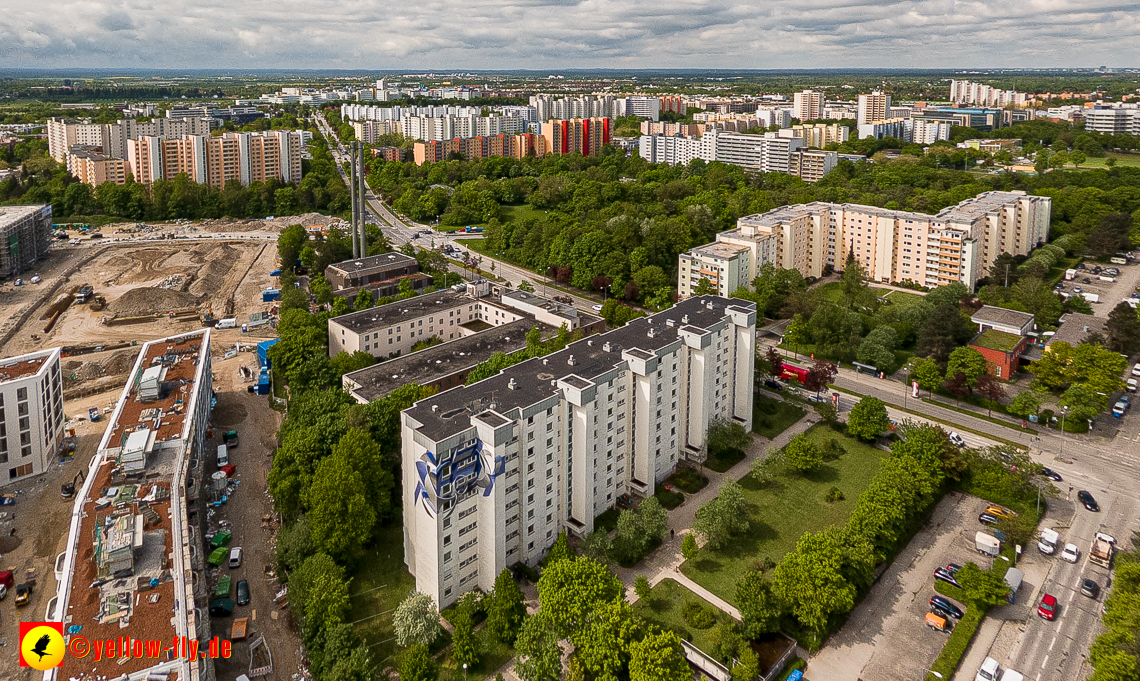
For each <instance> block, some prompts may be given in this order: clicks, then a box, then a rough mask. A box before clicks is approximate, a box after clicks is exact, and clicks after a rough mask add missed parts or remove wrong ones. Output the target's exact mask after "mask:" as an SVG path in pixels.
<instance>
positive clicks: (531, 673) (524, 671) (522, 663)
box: [515, 561, 576, 681]
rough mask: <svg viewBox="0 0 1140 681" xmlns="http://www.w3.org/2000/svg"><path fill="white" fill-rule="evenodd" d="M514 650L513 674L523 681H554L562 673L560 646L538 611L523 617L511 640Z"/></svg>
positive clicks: (552, 628)
mask: <svg viewBox="0 0 1140 681" xmlns="http://www.w3.org/2000/svg"><path fill="white" fill-rule="evenodd" d="M573 562H576V561H573ZM562 564H566V562H563V563H562ZM515 650H516V652H517V653H518V661H517V662H516V663H515V673H517V674H518V675H519V678H521V679H523V681H558V678H559V676H561V674H562V649H561V648H560V647H559V646H558V634H556V633H555V630H554V627H553V626H552V625H551V624H550V623H549V622H548V621H547V619H546V618H545V617H544V616H543V615H542V614H538V615H534V616H531V617H528V618H526V621H525V622H523V625H522V628H521V629H520V630H519V635H518V638H517V639H516V640H515Z"/></svg>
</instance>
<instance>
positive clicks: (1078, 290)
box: [1073, 281, 1088, 293]
mask: <svg viewBox="0 0 1140 681" xmlns="http://www.w3.org/2000/svg"><path fill="white" fill-rule="evenodd" d="M1085 283H1086V284H1087V283H1088V282H1087V281H1086V282H1085ZM1083 290H1084V289H1082V288H1081V287H1080V286H1074V287H1073V293H1081V292H1082V291H1083Z"/></svg>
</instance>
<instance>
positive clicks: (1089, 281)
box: [1081, 277, 1092, 284]
mask: <svg viewBox="0 0 1140 681" xmlns="http://www.w3.org/2000/svg"><path fill="white" fill-rule="evenodd" d="M1081 281H1082V282H1083V283H1085V284H1091V283H1092V279H1089V278H1088V277H1085V278H1084V279H1081Z"/></svg>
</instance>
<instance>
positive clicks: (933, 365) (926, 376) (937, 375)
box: [910, 357, 942, 394]
mask: <svg viewBox="0 0 1140 681" xmlns="http://www.w3.org/2000/svg"><path fill="white" fill-rule="evenodd" d="M910 376H911V378H912V379H913V380H915V381H918V387H920V388H922V389H924V390H926V391H927V392H928V393H931V394H933V393H934V389H935V388H937V387H938V386H939V385H941V384H942V372H941V371H939V370H938V362H936V361H934V359H933V358H930V357H928V358H927V359H924V360H922V361H921V362H919V363H918V366H916V367H915V368H914V370H913V371H912V372H911V373H910Z"/></svg>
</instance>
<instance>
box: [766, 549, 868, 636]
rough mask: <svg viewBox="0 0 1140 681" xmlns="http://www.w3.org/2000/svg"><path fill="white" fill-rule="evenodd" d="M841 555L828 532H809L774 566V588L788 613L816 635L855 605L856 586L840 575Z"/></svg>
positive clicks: (841, 569)
mask: <svg viewBox="0 0 1140 681" xmlns="http://www.w3.org/2000/svg"><path fill="white" fill-rule="evenodd" d="M843 562H844V561H843V552H842V551H841V550H840V548H839V547H838V546H837V545H836V543H835V541H834V538H833V537H831V536H829V534H828V533H827V532H808V533H806V534H804V535H803V536H802V537H800V539H799V541H798V542H797V543H796V548H795V550H794V551H792V552H791V553H789V554H787V555H786V556H784V559H783V560H781V561H780V563H779V565H777V566H776V569H775V572H774V575H773V587H774V588H775V592H776V594H777V596H778V597H779V598H780V599H781V601H783V602H784V603H788V604H789V606H790V607H791V614H792V616H793V617H795V618H796V620H797V621H798V622H799V623H800V625H801V626H803V627H804V628H805V629H808V630H811V631H813V632H815V633H816V634H817V635H818V634H819V633H821V632H823V631H824V630H825V629H826V628H827V622H828V620H829V619H830V617H831V616H832V615H836V614H841V613H846V612H850V610H851V608H853V607H854V606H855V585H854V584H852V583H851V581H849V580H848V579H847V578H846V577H845V576H844V574H843V568H844V565H843Z"/></svg>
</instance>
